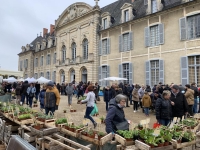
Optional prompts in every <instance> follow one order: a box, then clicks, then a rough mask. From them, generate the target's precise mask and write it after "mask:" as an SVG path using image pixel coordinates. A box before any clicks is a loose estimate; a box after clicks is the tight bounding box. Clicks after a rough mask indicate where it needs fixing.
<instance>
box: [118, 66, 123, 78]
mask: <svg viewBox="0 0 200 150" xmlns="http://www.w3.org/2000/svg"><path fill="white" fill-rule="evenodd" d="M122 77H123V76H122V64H120V65H119V78H122Z"/></svg>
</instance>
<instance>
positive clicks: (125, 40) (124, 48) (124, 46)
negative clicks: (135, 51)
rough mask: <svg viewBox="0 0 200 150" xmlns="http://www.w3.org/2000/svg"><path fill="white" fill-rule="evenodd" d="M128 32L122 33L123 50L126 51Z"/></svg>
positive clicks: (127, 48)
mask: <svg viewBox="0 0 200 150" xmlns="http://www.w3.org/2000/svg"><path fill="white" fill-rule="evenodd" d="M128 39H129V33H126V34H123V51H124V52H125V51H128V50H129V46H128V45H129V41H128Z"/></svg>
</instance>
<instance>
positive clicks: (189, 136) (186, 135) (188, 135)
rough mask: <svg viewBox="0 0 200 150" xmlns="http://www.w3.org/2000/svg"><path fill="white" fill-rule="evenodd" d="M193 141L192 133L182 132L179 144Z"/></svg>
mask: <svg viewBox="0 0 200 150" xmlns="http://www.w3.org/2000/svg"><path fill="white" fill-rule="evenodd" d="M193 140H195V136H194V133H192V132H184V134H183V137H182V141H181V143H184V142H191V141H193Z"/></svg>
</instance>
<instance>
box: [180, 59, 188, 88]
mask: <svg viewBox="0 0 200 150" xmlns="http://www.w3.org/2000/svg"><path fill="white" fill-rule="evenodd" d="M188 81H189V80H188V58H187V57H181V84H182V85H183V86H185V85H186V84H188Z"/></svg>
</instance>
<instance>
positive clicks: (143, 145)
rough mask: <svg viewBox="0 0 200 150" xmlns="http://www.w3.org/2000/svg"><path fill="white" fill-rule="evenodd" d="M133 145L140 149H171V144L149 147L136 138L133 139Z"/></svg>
mask: <svg viewBox="0 0 200 150" xmlns="http://www.w3.org/2000/svg"><path fill="white" fill-rule="evenodd" d="M135 146H136V147H137V148H138V149H140V150H172V149H173V145H168V146H163V147H155V148H151V147H150V146H149V145H147V144H145V143H143V142H141V141H138V140H135Z"/></svg>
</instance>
